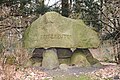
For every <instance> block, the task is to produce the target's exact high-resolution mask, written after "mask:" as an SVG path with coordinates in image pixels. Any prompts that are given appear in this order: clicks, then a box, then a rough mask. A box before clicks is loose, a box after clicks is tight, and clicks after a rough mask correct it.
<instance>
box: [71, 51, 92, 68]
mask: <svg viewBox="0 0 120 80" xmlns="http://www.w3.org/2000/svg"><path fill="white" fill-rule="evenodd" d="M71 64H72V65H73V64H74V65H76V66H78V67H89V66H91V64H90V63H89V62H88V60H87V59H86V55H85V54H84V53H83V51H75V52H74V54H73V55H72V57H71Z"/></svg>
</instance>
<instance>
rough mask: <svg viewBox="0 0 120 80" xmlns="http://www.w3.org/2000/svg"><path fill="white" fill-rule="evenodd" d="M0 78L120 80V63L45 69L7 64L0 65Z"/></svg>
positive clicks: (15, 79) (16, 79)
mask: <svg viewBox="0 0 120 80" xmlns="http://www.w3.org/2000/svg"><path fill="white" fill-rule="evenodd" d="M0 80H120V65H108V64H107V65H105V66H102V67H89V68H79V67H74V66H71V67H69V68H68V69H67V70H61V69H60V68H57V69H54V70H45V69H42V68H41V67H27V68H23V67H19V66H16V65H9V64H5V65H4V67H3V66H2V65H0Z"/></svg>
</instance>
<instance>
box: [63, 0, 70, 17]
mask: <svg viewBox="0 0 120 80" xmlns="http://www.w3.org/2000/svg"><path fill="white" fill-rule="evenodd" d="M62 15H63V16H66V17H68V16H69V0H62Z"/></svg>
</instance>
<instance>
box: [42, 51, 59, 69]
mask: <svg viewBox="0 0 120 80" xmlns="http://www.w3.org/2000/svg"><path fill="white" fill-rule="evenodd" d="M58 66H59V61H58V57H57V53H56V50H55V49H47V50H46V51H45V52H44V53H43V60H42V67H43V68H45V69H54V68H57V67H58Z"/></svg>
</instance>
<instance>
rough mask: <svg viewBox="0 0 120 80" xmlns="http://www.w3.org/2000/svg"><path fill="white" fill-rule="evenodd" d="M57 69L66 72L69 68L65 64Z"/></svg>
mask: <svg viewBox="0 0 120 80" xmlns="http://www.w3.org/2000/svg"><path fill="white" fill-rule="evenodd" d="M59 68H60V69H61V70H66V71H67V70H68V69H69V66H68V65H67V64H60V66H59Z"/></svg>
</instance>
